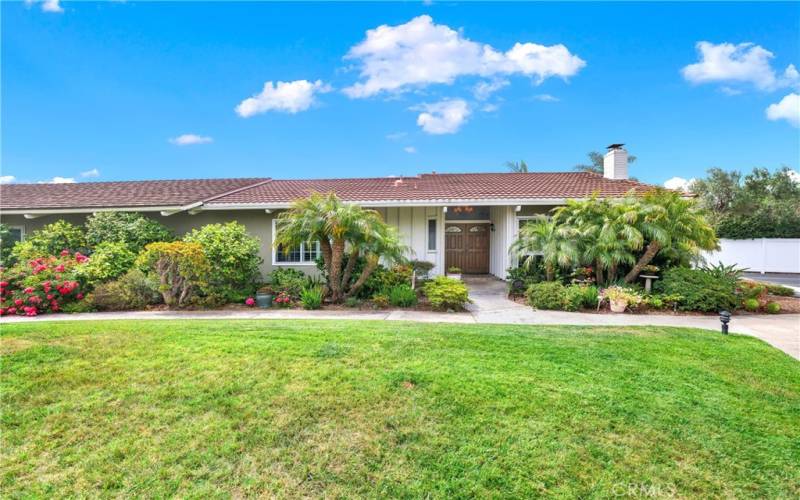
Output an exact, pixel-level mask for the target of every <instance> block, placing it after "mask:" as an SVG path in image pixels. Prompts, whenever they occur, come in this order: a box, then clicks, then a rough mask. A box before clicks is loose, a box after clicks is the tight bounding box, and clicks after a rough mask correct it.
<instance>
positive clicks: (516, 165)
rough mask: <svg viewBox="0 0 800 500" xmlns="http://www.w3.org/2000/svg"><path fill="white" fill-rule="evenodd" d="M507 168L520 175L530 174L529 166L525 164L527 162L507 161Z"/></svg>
mask: <svg viewBox="0 0 800 500" xmlns="http://www.w3.org/2000/svg"><path fill="white" fill-rule="evenodd" d="M506 167H508V169H509V170H511V171H512V172H516V173H518V174H527V173H528V164H527V163H525V160H520V161H507V162H506Z"/></svg>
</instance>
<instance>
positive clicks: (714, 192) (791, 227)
mask: <svg viewBox="0 0 800 500" xmlns="http://www.w3.org/2000/svg"><path fill="white" fill-rule="evenodd" d="M692 192H694V193H695V194H696V195H697V197H698V200H699V203H700V205H701V206H702V207H703V208H705V209H706V210H707V211H708V212H709V218H710V220H711V222H712V224H713V225H714V227H715V228H716V230H717V234H718V236H719V237H721V238H732V239H747V238H798V237H800V182H798V181H797V180H796V179H794V178H793V177H792V171H791V170H790V169H789V168H788V167H783V168H782V169H780V170H778V171H776V172H773V173H770V172H769V171H768V170H767V169H764V168H755V169H753V171H752V172H751V173H750V174H748V175H746V176H744V177H742V174H741V173H739V172H737V171H735V170H734V171H730V172H726V171H724V170H721V169H719V168H712V169H710V170H709V171H708V176H707V177H706V178H705V179H700V180H698V181H695V182H694V183H693V184H692Z"/></svg>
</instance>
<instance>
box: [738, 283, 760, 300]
mask: <svg viewBox="0 0 800 500" xmlns="http://www.w3.org/2000/svg"><path fill="white" fill-rule="evenodd" d="M738 287H739V288H738V290H739V296H740V297H741V298H742V300H747V299H757V300H759V301H761V300H763V299H764V298H765V297H766V296H767V287H766V286H765V285H762V284H760V283H756V282H755V281H745V280H742V281H739V283H738Z"/></svg>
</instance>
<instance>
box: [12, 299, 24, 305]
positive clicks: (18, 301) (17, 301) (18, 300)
mask: <svg viewBox="0 0 800 500" xmlns="http://www.w3.org/2000/svg"><path fill="white" fill-rule="evenodd" d="M14 303H15V304H16V305H17V307H20V306H22V304H24V303H25V301H24V300H22V299H17V300H15V301H14Z"/></svg>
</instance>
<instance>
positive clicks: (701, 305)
mask: <svg viewBox="0 0 800 500" xmlns="http://www.w3.org/2000/svg"><path fill="white" fill-rule="evenodd" d="M655 287H656V291H658V292H661V293H664V294H667V295H680V296H681V301H680V303H679V304H678V309H680V310H682V311H704V312H719V311H722V310H728V311H732V310H733V309H735V308H736V305H737V303H738V300H737V296H736V280H735V278H733V277H719V276H714V275H712V274H709V273H708V272H706V271H703V270H702V269H690V268H688V267H674V268H672V269H669V270H667V271H666V272H665V273H664V277H663V279H661V280H660V281H658V282H656V285H655Z"/></svg>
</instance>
